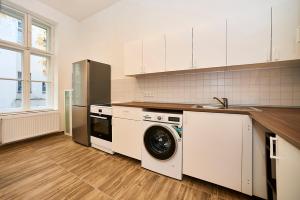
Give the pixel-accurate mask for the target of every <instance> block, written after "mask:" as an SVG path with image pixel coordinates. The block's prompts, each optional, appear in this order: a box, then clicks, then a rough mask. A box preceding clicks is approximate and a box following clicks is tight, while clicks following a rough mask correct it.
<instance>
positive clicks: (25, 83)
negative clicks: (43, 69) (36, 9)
mask: <svg viewBox="0 0 300 200" xmlns="http://www.w3.org/2000/svg"><path fill="white" fill-rule="evenodd" d="M0 9H8V10H9V11H13V12H16V13H18V14H21V15H23V16H24V20H23V22H24V25H23V28H24V29H23V44H19V43H14V42H10V41H6V40H1V39H0V48H2V49H8V50H12V51H18V52H21V53H22V79H21V80H22V106H21V107H20V108H12V109H8V111H5V113H7V112H24V111H33V110H43V111H44V110H53V109H54V108H55V105H54V102H55V99H54V96H55V95H54V88H55V83H54V78H55V77H54V65H53V60H54V30H55V25H53V24H52V23H51V22H49V21H48V20H47V19H44V18H43V17H41V16H38V15H35V14H33V13H31V12H30V11H27V10H25V9H22V8H18V7H17V6H14V5H11V4H9V3H5V4H4V3H1V1H0ZM32 21H34V22H35V23H36V24H38V25H40V26H42V27H44V28H46V29H47V49H46V50H41V49H37V48H33V47H32V44H31V25H32ZM31 55H37V56H43V57H47V58H48V70H49V72H48V80H47V81H38V80H30V56H31ZM0 80H7V79H5V78H1V77H0ZM9 80H15V79H9ZM16 80H17V79H16ZM31 82H40V83H42V82H45V83H46V84H47V85H48V87H47V89H48V91H47V106H45V107H36V108H31V107H30V85H31ZM0 95H1V94H0ZM0 112H2V111H0ZM2 113H4V112H2Z"/></svg>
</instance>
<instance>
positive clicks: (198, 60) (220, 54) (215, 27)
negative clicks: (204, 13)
mask: <svg viewBox="0 0 300 200" xmlns="http://www.w3.org/2000/svg"><path fill="white" fill-rule="evenodd" d="M199 24H200V25H198V26H195V27H194V28H193V67H194V68H208V67H219V66H226V20H225V19H224V20H220V21H217V20H215V21H212V20H211V21H204V22H202V23H199Z"/></svg>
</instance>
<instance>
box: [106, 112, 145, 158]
mask: <svg viewBox="0 0 300 200" xmlns="http://www.w3.org/2000/svg"><path fill="white" fill-rule="evenodd" d="M141 130H142V122H141V121H136V120H129V119H119V118H113V131H112V140H113V150H114V151H115V152H117V153H120V154H123V155H126V156H128V157H131V158H135V159H138V160H141V149H142V146H141V145H142V134H141Z"/></svg>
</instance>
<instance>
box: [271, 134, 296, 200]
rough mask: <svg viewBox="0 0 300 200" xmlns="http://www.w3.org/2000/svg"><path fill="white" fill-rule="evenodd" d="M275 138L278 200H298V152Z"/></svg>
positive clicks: (279, 138) (284, 141) (293, 147)
mask: <svg viewBox="0 0 300 200" xmlns="http://www.w3.org/2000/svg"><path fill="white" fill-rule="evenodd" d="M276 137H277V150H276V151H277V157H278V159H277V160H276V183H277V199H278V200H285V199H290V200H298V199H300V190H299V183H300V173H299V171H300V150H299V149H298V148H296V147H295V146H293V145H292V144H290V143H288V142H287V141H286V140H284V139H282V138H281V137H279V136H276Z"/></svg>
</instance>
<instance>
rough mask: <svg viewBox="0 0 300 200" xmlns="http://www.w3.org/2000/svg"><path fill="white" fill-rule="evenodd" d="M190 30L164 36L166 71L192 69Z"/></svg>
mask: <svg viewBox="0 0 300 200" xmlns="http://www.w3.org/2000/svg"><path fill="white" fill-rule="evenodd" d="M192 43H193V40H192V28H190V29H187V30H184V31H175V32H170V33H167V34H166V71H177V70H185V69H191V68H192V65H193V64H192V54H193V52H192V51H193V50H192V46H193V44H192Z"/></svg>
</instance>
